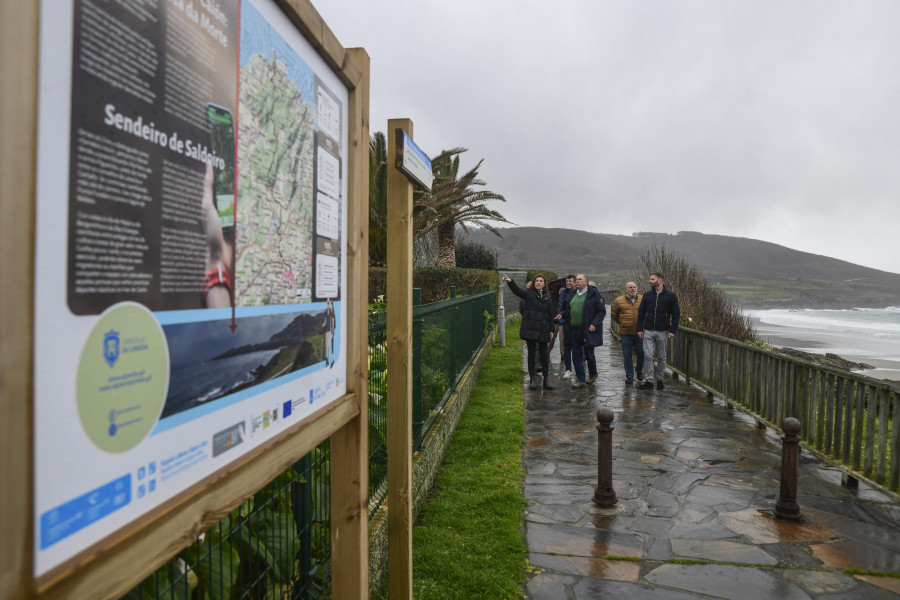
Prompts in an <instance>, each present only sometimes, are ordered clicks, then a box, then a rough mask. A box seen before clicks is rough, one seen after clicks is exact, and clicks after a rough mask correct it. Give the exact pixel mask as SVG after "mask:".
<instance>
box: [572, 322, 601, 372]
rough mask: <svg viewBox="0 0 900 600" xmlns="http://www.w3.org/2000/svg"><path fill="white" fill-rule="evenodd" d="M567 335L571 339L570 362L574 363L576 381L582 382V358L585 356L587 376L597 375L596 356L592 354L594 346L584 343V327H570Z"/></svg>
mask: <svg viewBox="0 0 900 600" xmlns="http://www.w3.org/2000/svg"><path fill="white" fill-rule="evenodd" d="M569 331H570V333H571V335H570V336H569V337H570V338H571V340H572V362H573V363H574V365H575V376H576V377H578V381H580V382H582V383H584V381H585V376H584V359H585V358H587V363H588V376H589V377H596V376H597V358H596V357H595V356H594V347H593V346H587V345H585V343H584V329H582V328H581V327H570V328H569Z"/></svg>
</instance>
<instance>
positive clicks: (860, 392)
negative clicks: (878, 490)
mask: <svg viewBox="0 0 900 600" xmlns="http://www.w3.org/2000/svg"><path fill="white" fill-rule="evenodd" d="M865 396H866V386H865V385H863V384H862V383H857V384H856V408H855V409H854V410H855V411H856V412H855V413H854V415H853V470H854V471H859V470H860V468H861V467H862V451H863V415H864V413H865V410H864V408H863V405H864V403H865Z"/></svg>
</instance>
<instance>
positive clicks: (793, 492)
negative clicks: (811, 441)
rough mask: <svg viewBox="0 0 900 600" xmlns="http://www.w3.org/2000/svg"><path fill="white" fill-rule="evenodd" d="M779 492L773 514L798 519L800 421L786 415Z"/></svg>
mask: <svg viewBox="0 0 900 600" xmlns="http://www.w3.org/2000/svg"><path fill="white" fill-rule="evenodd" d="M781 430H782V431H784V437H783V438H781V440H782V443H783V446H782V448H781V493H780V497H779V498H778V502H776V503H775V516H776V517H778V518H779V519H787V520H790V521H798V520H799V519H800V518H801V515H800V505H798V504H797V457H798V454H799V452H800V421H798V420H797V419H795V418H794V417H788V418H787V419H785V420H784V422H783V423H782V424H781Z"/></svg>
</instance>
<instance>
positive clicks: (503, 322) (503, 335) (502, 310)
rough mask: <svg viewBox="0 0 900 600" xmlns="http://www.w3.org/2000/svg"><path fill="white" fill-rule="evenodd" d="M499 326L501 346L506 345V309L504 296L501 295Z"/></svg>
mask: <svg viewBox="0 0 900 600" xmlns="http://www.w3.org/2000/svg"><path fill="white" fill-rule="evenodd" d="M497 327H499V328H500V347H501V348H503V347H504V346H506V309H505V308H504V307H503V296H500V309H499V317H498V318H497Z"/></svg>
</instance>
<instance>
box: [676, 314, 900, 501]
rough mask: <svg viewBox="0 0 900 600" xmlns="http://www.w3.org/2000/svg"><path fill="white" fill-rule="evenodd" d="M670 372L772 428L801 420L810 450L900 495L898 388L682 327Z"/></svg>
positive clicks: (899, 394) (802, 433)
mask: <svg viewBox="0 0 900 600" xmlns="http://www.w3.org/2000/svg"><path fill="white" fill-rule="evenodd" d="M668 366H669V367H670V368H672V370H673V371H675V372H678V373H681V375H683V376H684V377H685V379H686V380H687V381H688V382H689V383H690V382H693V383H696V384H698V385H700V387H703V388H705V389H707V390H708V391H710V392H713V393H716V394H720V395H721V396H723V397H724V398H725V399H726V400H727V401H729V402H733V403H735V404H739V405H740V406H742V407H743V408H745V409H747V410H748V411H750V412H752V413H754V414H755V415H756V416H757V417H758V418H759V419H761V420H762V421H763V422H765V423H767V424H769V425H774V426H776V427H778V428H780V425H781V423H782V421H783V420H784V419H785V418H787V417H795V418H797V419H799V421H800V423H801V427H802V429H801V436H802V439H803V441H804V442H805V444H806V445H807V447H809V448H811V449H815V450H816V451H818V452H819V453H820V454H822V455H823V456H824V457H826V458H828V459H829V460H831V461H833V462H834V463H836V464H838V465H840V466H841V467H842V468H843V469H844V471H845V472H846V473H847V474H848V475H851V476H852V477H856V478H860V479H864V480H865V481H867V482H869V483H872V484H875V485H876V486H878V487H881V488H883V489H887V490H890V491H893V492H897V491H898V489H900V427H893V426H892V425H893V416H894V415H896V414H900V385H897V384H892V383H889V382H886V381H881V380H878V379H873V378H871V377H867V376H865V375H861V374H857V373H850V372H847V371H840V370H836V369H830V368H828V367H824V366H820V365H817V364H815V363H812V362H809V361H805V360H801V359H797V358H793V357H789V356H785V355H782V354H778V353H776V352H772V351H770V350H765V349H763V348H758V347H756V346H752V345H750V344H747V343H745V342H738V341H735V340H730V339H727V338H723V337H719V336H715V335H711V334H708V333H702V332H699V331H696V330H693V329H688V328H684V327H682V328H679V330H678V334H677V335H676V336H675V337H674V338H672V339H670V340H669V346H668Z"/></svg>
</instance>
